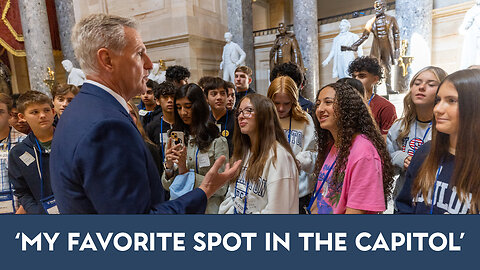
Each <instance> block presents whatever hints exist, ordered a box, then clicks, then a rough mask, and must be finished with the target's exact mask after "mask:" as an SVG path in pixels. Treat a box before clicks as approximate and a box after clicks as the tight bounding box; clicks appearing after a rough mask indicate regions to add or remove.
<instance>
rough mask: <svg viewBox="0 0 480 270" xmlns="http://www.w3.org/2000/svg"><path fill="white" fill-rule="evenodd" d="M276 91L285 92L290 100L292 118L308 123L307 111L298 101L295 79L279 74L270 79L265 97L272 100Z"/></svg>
mask: <svg viewBox="0 0 480 270" xmlns="http://www.w3.org/2000/svg"><path fill="white" fill-rule="evenodd" d="M278 93H285V94H287V95H288V97H289V98H290V100H291V101H292V109H291V111H290V113H291V115H292V118H293V119H295V120H297V121H302V122H306V123H308V117H307V113H306V112H305V111H303V110H302V107H301V106H300V104H299V103H298V88H297V84H296V83H295V81H294V80H293V79H292V78H290V77H288V76H279V77H277V78H275V80H273V81H272V83H271V84H270V86H269V87H268V91H267V97H268V98H269V99H271V100H272V101H273V98H274V96H275V95H276V94H278Z"/></svg>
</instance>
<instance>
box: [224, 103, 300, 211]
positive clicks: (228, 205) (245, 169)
mask: <svg viewBox="0 0 480 270" xmlns="http://www.w3.org/2000/svg"><path fill="white" fill-rule="evenodd" d="M239 104H240V105H239V107H238V110H237V112H236V116H237V117H236V121H235V131H234V135H233V143H234V145H235V148H234V151H233V156H232V162H236V161H238V160H242V169H241V170H240V171H239V172H237V175H236V176H235V177H234V180H233V181H232V182H230V186H229V188H228V192H227V195H226V198H225V201H224V202H223V203H222V204H221V205H220V210H219V214H298V168H297V166H296V163H295V155H294V154H293V152H292V149H291V148H290V145H289V144H288V141H287V138H286V137H285V134H284V132H283V130H282V128H281V127H280V122H279V119H278V116H277V112H276V110H275V105H274V104H273V102H272V101H271V100H270V99H268V98H267V97H265V96H262V95H259V94H248V95H247V96H245V97H244V98H242V99H241V100H240V102H239ZM232 164H233V163H232Z"/></svg>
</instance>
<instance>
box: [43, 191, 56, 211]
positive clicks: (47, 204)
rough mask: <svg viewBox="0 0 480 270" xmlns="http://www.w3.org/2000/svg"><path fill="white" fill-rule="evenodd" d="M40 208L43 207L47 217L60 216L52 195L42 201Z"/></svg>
mask: <svg viewBox="0 0 480 270" xmlns="http://www.w3.org/2000/svg"><path fill="white" fill-rule="evenodd" d="M42 206H43V209H45V211H46V212H47V213H48V214H49V215H58V214H60V212H59V211H58V207H57V203H56V202H55V198H54V197H53V195H52V196H50V197H47V198H45V199H43V200H42Z"/></svg>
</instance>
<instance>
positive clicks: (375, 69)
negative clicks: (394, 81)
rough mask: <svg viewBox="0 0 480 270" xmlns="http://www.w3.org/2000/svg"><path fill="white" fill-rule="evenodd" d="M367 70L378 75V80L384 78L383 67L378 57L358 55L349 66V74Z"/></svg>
mask: <svg viewBox="0 0 480 270" xmlns="http://www.w3.org/2000/svg"><path fill="white" fill-rule="evenodd" d="M361 71H366V72H368V73H370V74H373V75H375V76H378V81H381V80H382V79H383V69H382V66H380V63H379V62H378V59H377V58H375V57H370V56H362V57H358V58H356V59H355V60H353V62H352V63H350V66H348V74H349V75H350V76H353V73H354V72H361Z"/></svg>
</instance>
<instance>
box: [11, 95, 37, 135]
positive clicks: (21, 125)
mask: <svg viewBox="0 0 480 270" xmlns="http://www.w3.org/2000/svg"><path fill="white" fill-rule="evenodd" d="M19 97H20V94H13V95H12V100H13V105H12V110H11V111H10V119H8V123H9V124H10V126H12V127H13V128H14V129H16V130H17V131H19V132H21V133H23V134H25V135H27V134H28V133H30V131H32V130H31V129H30V126H29V125H28V123H27V121H25V120H23V119H19V118H18V109H17V100H18V98H19Z"/></svg>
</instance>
